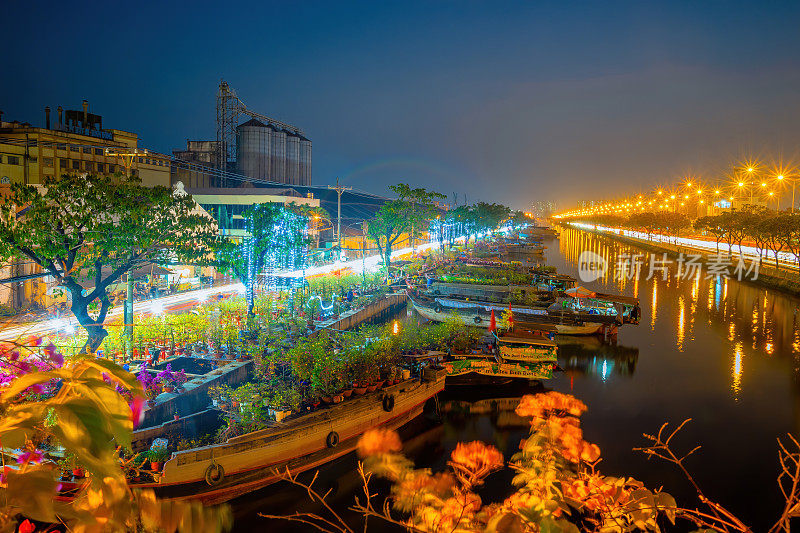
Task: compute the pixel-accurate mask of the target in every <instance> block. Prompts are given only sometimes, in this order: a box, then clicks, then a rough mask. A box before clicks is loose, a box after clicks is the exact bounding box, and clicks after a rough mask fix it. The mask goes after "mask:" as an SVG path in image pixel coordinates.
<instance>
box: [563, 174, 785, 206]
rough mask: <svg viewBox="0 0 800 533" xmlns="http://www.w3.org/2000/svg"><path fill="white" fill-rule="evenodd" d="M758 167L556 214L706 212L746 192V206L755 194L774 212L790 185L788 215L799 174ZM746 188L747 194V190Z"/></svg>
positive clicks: (729, 202)
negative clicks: (724, 177)
mask: <svg viewBox="0 0 800 533" xmlns="http://www.w3.org/2000/svg"><path fill="white" fill-rule="evenodd" d="M760 168H761V166H760V164H759V163H757V162H755V161H747V162H745V163H744V164H743V165H740V166H738V167H734V169H733V172H732V173H731V174H730V175H729V178H730V181H728V182H727V183H724V182H723V183H718V184H717V185H716V186H715V187H711V186H704V185H702V184H701V183H697V182H696V181H693V180H692V179H687V180H686V181H685V182H684V183H682V184H680V185H676V186H674V187H672V188H663V187H659V188H657V189H655V190H654V191H652V192H651V193H649V194H639V195H637V196H636V197H633V198H630V197H629V198H625V199H622V200H615V201H611V202H603V203H599V204H593V205H591V206H587V207H583V208H580V209H576V210H572V211H569V212H567V213H561V214H560V215H557V216H558V217H559V218H561V217H572V216H587V215H596V214H626V213H627V214H630V213H633V212H637V211H647V210H651V211H652V210H667V211H673V212H677V211H678V210H679V209H685V210H686V211H688V210H690V208H694V209H698V210H701V209H708V208H709V207H717V208H722V209H724V208H728V207H731V206H732V205H733V202H735V201H736V200H743V196H746V195H747V192H749V203H750V204H751V205H752V204H754V202H755V200H756V192H757V191H758V195H759V198H760V199H761V200H763V202H764V204H765V205H766V207H768V208H769V206H770V204H771V203H772V202H773V201H774V202H775V210H776V211H779V210H780V204H781V191H782V190H783V189H784V188H785V187H787V186H789V185H791V189H792V201H791V205H790V209H791V212H792V213H794V209H795V189H796V186H797V181H798V179H800V175H798V173H797V172H796V171H795V170H793V169H790V168H787V167H784V166H783V165H779V166H776V167H774V168H773V169H772V170H770V171H769V172H767V173H764V172H761V171H760ZM748 189H749V191H748Z"/></svg>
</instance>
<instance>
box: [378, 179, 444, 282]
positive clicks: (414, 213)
mask: <svg viewBox="0 0 800 533" xmlns="http://www.w3.org/2000/svg"><path fill="white" fill-rule="evenodd" d="M389 188H390V189H391V190H392V191H393V192H394V193H395V194H397V196H398V198H397V200H390V201H388V202H386V203H385V204H383V205H382V206H381V208H380V209H379V210H378V212H377V213H376V214H375V218H374V219H373V220H371V221H370V222H369V224H368V225H367V233H368V234H369V236H370V238H371V239H372V240H373V241H374V242H375V244H376V245H377V247H378V251H379V252H380V254H381V257H383V262H384V265H385V266H386V267H387V268H388V267H389V264H390V263H391V260H392V247H393V246H394V244H395V242H397V239H398V238H399V237H400V235H402V234H403V233H408V234H409V235H410V236H411V237H412V239H413V238H416V237H418V236H420V235H422V234H423V233H425V232H427V231H428V222H429V221H430V220H431V219H432V218H434V217H436V214H437V209H436V206H435V204H434V202H435V201H436V200H442V199H444V198H447V197H446V196H445V195H443V194H441V193H438V192H433V191H429V190H427V189H424V188H421V187H420V188H416V189H412V188H411V187H410V186H409V185H407V184H405V183H400V184H399V185H391V186H390V187H389ZM412 242H413V241H412Z"/></svg>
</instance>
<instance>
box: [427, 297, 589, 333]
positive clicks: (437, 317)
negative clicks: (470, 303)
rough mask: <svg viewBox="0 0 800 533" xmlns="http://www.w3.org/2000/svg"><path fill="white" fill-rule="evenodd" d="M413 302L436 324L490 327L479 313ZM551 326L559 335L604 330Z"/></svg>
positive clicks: (576, 325)
mask: <svg viewBox="0 0 800 533" xmlns="http://www.w3.org/2000/svg"><path fill="white" fill-rule="evenodd" d="M412 302H413V304H414V309H416V311H417V312H418V313H419V314H420V315H422V316H423V317H425V318H427V319H428V320H432V321H434V322H447V321H448V320H453V318H455V319H457V320H459V321H461V323H463V324H465V325H467V326H476V327H488V326H489V320H490V319H487V318H485V317H483V316H481V314H479V313H473V314H472V315H468V314H466V313H458V312H455V310H454V309H451V308H442V310H441V311H436V309H433V308H431V307H428V306H426V305H421V304H420V303H419V302H418V301H416V300H415V299H412ZM550 325H552V326H553V327H555V328H556V330H558V331H557V333H558V334H559V335H597V334H599V333H600V332H601V330H602V329H603V324H600V323H597V322H584V323H582V324H558V323H554V324H550Z"/></svg>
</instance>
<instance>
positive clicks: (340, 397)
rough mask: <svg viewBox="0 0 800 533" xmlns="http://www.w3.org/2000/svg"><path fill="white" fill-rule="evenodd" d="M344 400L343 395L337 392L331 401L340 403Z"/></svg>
mask: <svg viewBox="0 0 800 533" xmlns="http://www.w3.org/2000/svg"><path fill="white" fill-rule="evenodd" d="M343 401H344V396H342V395H341V394H337V395H335V396H334V397H333V403H342V402H343Z"/></svg>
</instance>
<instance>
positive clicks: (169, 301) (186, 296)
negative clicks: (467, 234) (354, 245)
mask: <svg viewBox="0 0 800 533" xmlns="http://www.w3.org/2000/svg"><path fill="white" fill-rule="evenodd" d="M434 246H438V243H426V244H421V245H419V246H417V247H416V248H415V251H425V250H428V249H430V248H432V247H434ZM411 252H412V249H411V248H401V249H399V250H394V251H393V252H392V257H393V258H395V257H399V256H403V255H407V254H410V253H411ZM380 262H381V256H380V255H373V256H370V257H366V258H364V260H363V262H362V260H361V259H351V260H350V261H346V262H341V263H339V262H337V263H331V264H328V265H321V266H316V267H310V268H307V269H306V270H305V271H293V272H285V273H282V275H285V276H291V277H297V276H301V275H305V276H306V277H308V276H314V275H320V274H327V273H330V272H333V271H336V270H340V269H342V268H346V267H350V268H351V269H352V270H353V271H354V272H360V271H361V268H362V264H363V268H364V269H365V270H366V271H370V272H372V271H375V270H377V269H378V268H379V267H380ZM234 291H238V292H239V293H241V294H244V285H242V284H241V283H238V282H237V283H230V284H227V285H220V286H216V287H211V288H206V289H197V290H193V291H186V292H181V293H178V294H172V295H170V296H164V297H162V298H154V299H152V300H147V301H143V302H135V303H134V304H133V313H134V315H141V314H145V315H153V314H162V313H166V314H173V313H185V312H186V311H188V310H190V309H192V308H194V307H196V306H197V305H200V304H201V303H203V302H205V301H206V300H208V299H209V297H211V296H212V295H214V294H219V293H221V292H228V293H230V292H234ZM122 309H123V307H122V306H121V305H118V306H115V307H113V308H112V309H111V310H110V311H109V312H108V315H107V317H106V320H111V319H113V318H116V317H120V316H122ZM79 327H80V326H79V325H78V321H77V320H76V319H75V317H74V316H72V315H71V314H70V316H68V317H64V318H55V319H51V320H39V321H35V322H27V323H24V324H20V323H19V322H13V323H12V322H9V323H7V324H6V325H5V326H2V325H0V340H8V341H13V340H16V339H19V338H23V337H27V336H29V335H40V336H44V335H52V334H55V333H59V332H60V333H63V334H66V335H71V334H73V333H74V332H75V331H76V330H77V329H78V328H79Z"/></svg>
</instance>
